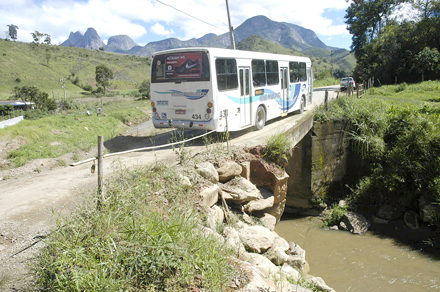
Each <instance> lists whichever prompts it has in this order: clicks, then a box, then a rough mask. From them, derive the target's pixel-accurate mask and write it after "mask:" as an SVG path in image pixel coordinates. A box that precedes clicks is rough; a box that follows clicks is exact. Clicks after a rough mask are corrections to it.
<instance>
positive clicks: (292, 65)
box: [289, 62, 299, 83]
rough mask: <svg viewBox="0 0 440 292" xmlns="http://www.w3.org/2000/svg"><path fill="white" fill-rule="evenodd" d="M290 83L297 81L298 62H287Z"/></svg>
mask: <svg viewBox="0 0 440 292" xmlns="http://www.w3.org/2000/svg"><path fill="white" fill-rule="evenodd" d="M289 71H290V83H295V82H298V81H299V72H298V71H299V64H298V62H289Z"/></svg>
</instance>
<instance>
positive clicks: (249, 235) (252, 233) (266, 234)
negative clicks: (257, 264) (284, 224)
mask: <svg viewBox="0 0 440 292" xmlns="http://www.w3.org/2000/svg"><path fill="white" fill-rule="evenodd" d="M238 235H239V236H240V240H241V242H243V244H244V246H245V248H246V250H248V251H251V252H256V253H263V252H265V251H267V250H268V249H269V248H271V247H272V244H273V242H274V240H275V237H276V236H275V234H274V233H273V232H272V231H270V230H269V229H267V228H265V227H263V226H258V225H256V226H247V227H244V228H242V229H240V230H238Z"/></svg>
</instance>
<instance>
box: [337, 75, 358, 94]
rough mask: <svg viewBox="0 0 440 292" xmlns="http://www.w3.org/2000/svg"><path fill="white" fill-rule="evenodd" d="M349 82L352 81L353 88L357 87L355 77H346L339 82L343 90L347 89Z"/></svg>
mask: <svg viewBox="0 0 440 292" xmlns="http://www.w3.org/2000/svg"><path fill="white" fill-rule="evenodd" d="M349 83H351V85H352V88H353V90H355V89H356V82H355V81H354V79H353V77H344V78H342V80H341V83H340V84H339V85H340V87H341V91H344V90H346V89H347V87H348V84H349Z"/></svg>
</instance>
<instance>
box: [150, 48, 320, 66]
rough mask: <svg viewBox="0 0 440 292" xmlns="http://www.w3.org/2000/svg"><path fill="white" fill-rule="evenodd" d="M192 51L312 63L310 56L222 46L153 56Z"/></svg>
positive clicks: (181, 50)
mask: <svg viewBox="0 0 440 292" xmlns="http://www.w3.org/2000/svg"><path fill="white" fill-rule="evenodd" d="M192 51H205V52H209V54H210V55H211V56H213V57H226V58H243V59H269V60H285V61H292V60H295V61H302V62H308V63H310V62H311V61H310V58H308V57H303V56H295V55H281V54H272V53H262V52H254V51H242V50H232V49H221V48H207V47H189V48H178V49H171V50H165V51H160V52H156V53H155V54H154V55H153V56H157V55H162V54H170V53H180V52H192Z"/></svg>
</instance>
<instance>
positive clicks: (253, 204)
mask: <svg viewBox="0 0 440 292" xmlns="http://www.w3.org/2000/svg"><path fill="white" fill-rule="evenodd" d="M273 202H274V197H269V198H267V199H259V200H253V201H250V202H249V203H247V204H245V205H244V206H243V209H244V211H246V212H249V213H252V212H255V211H263V210H266V209H268V208H271V207H273Z"/></svg>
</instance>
